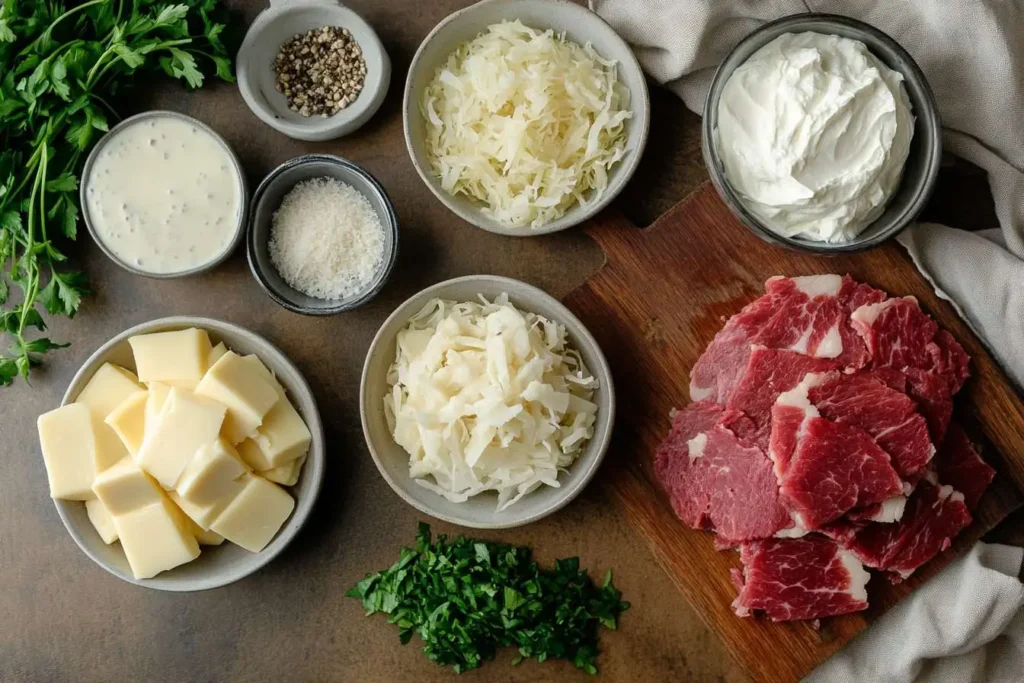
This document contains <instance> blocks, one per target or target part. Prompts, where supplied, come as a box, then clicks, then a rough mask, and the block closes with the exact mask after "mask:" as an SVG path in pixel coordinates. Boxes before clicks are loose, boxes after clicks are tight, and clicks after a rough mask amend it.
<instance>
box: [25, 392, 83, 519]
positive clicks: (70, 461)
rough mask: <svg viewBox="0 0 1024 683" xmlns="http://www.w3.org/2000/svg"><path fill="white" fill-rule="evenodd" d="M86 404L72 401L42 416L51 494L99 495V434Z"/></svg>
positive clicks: (40, 424)
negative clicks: (95, 487) (94, 488)
mask: <svg viewBox="0 0 1024 683" xmlns="http://www.w3.org/2000/svg"><path fill="white" fill-rule="evenodd" d="M93 424H94V422H93V417H92V413H91V412H90V411H89V408H88V407H87V406H86V405H85V404H84V403H71V404H69V405H66V406H64V407H62V408H57V409H56V410H51V411H50V412H48V413H44V414H43V415H40V416H39V419H38V420H37V422H36V426H37V427H38V429H39V446H40V448H41V449H42V451H43V462H44V463H45V464H46V477H47V479H48V480H49V482H50V496H51V497H52V498H64V499H66V500H89V499H90V498H95V497H96V494H94V493H93V492H92V481H93V479H94V478H95V477H96V435H95V432H94V430H93Z"/></svg>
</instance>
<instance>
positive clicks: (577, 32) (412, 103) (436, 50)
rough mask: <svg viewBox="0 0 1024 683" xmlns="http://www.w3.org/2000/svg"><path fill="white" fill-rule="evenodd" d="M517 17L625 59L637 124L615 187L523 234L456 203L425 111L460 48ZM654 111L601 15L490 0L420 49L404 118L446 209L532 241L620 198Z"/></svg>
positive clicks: (631, 61) (474, 205)
mask: <svg viewBox="0 0 1024 683" xmlns="http://www.w3.org/2000/svg"><path fill="white" fill-rule="evenodd" d="M515 19H518V20H520V21H521V22H522V23H523V24H525V25H526V26H529V27H531V28H535V29H538V30H546V29H553V30H554V31H555V32H556V33H562V32H564V33H565V35H566V37H567V38H569V39H570V40H572V41H574V42H576V43H579V44H580V45H583V44H585V43H588V42H589V43H591V44H592V45H593V46H594V49H595V50H597V52H598V54H600V55H601V56H602V57H604V58H606V59H614V60H615V61H617V62H618V76H619V81H620V82H621V83H622V84H624V85H625V86H626V87H627V88H628V89H629V95H630V104H629V106H630V108H631V109H632V110H633V118H631V119H630V120H629V121H628V122H627V123H626V131H627V138H626V156H625V157H624V158H623V159H622V160H621V161H620V162H619V163H618V164H617V165H616V166H615V167H613V168H612V169H611V171H610V172H609V178H608V187H607V188H605V191H604V193H602V194H601V196H600V198H598V199H596V200H592V201H588V202H587V203H586V204H582V205H577V206H574V207H573V208H571V209H570V210H569V211H567V212H566V213H565V215H564V216H562V217H561V218H559V219H558V220H555V221H552V222H550V223H548V224H547V225H544V226H542V227H540V228H534V229H531V228H528V227H526V228H515V227H510V226H508V225H505V224H504V223H500V222H498V221H496V220H494V219H493V218H490V217H489V216H487V215H485V214H484V213H483V212H482V211H481V205H480V203H479V202H476V201H474V200H472V199H470V198H467V197H463V196H459V197H453V196H452V195H450V194H448V193H447V192H446V191H445V190H444V189H443V188H442V187H441V183H440V181H439V180H438V179H437V178H435V177H434V175H433V174H432V173H431V171H430V162H429V159H428V157H427V152H426V148H425V142H424V138H425V136H426V123H425V121H424V119H423V116H422V114H421V113H420V109H419V99H420V93H422V92H423V89H424V88H426V86H427V85H428V84H429V83H430V81H431V80H432V79H433V78H434V73H435V72H436V70H437V69H438V67H440V66H441V65H443V64H444V62H445V60H446V59H447V58H448V55H449V54H451V52H452V51H453V50H455V48H456V47H457V46H458V45H459V44H460V43H463V42H465V41H467V40H472V39H473V38H475V37H476V36H477V35H479V34H480V33H482V32H483V31H485V30H486V29H487V27H488V26H490V25H491V24H496V23H500V22H502V21H504V20H508V21H513V20H515ZM650 109H651V104H650V99H649V96H648V93H647V81H646V80H645V79H644V73H643V71H642V70H641V69H640V64H639V63H637V61H636V57H635V56H634V55H633V52H632V50H630V48H629V46H628V45H627V44H626V42H625V41H624V40H622V38H620V37H619V35H618V34H617V33H615V31H614V30H613V29H612V28H611V26H609V25H608V24H606V23H605V22H604V20H603V19H601V17H599V16H597V15H596V14H594V13H593V12H591V11H590V10H588V9H587V8H585V7H582V6H580V5H577V4H575V3H572V2H568V1H567V0H483V2H478V3H477V4H475V5H472V6H470V7H467V8H465V9H462V10H459V11H458V12H455V13H453V14H451V15H449V16H448V17H447V18H446V19H444V20H443V21H442V22H441V23H440V24H438V25H437V26H436V27H435V28H434V30H433V31H431V32H430V34H429V35H427V37H426V38H425V39H424V40H423V42H422V43H421V44H420V47H419V49H418V50H417V51H416V55H415V56H414V57H413V59H412V64H410V66H409V75H408V78H407V79H406V81H405V94H404V99H403V103H402V117H403V121H404V127H405V144H406V146H407V147H408V149H409V155H410V156H411V157H412V163H413V165H414V166H415V167H416V171H417V172H418V173H419V174H420V177H421V178H422V179H423V182H425V183H426V184H427V187H429V188H430V191H431V192H433V193H434V195H435V196H436V197H437V198H438V199H440V200H441V202H442V203H443V204H444V205H445V206H447V207H448V208H449V209H451V210H452V211H453V212H455V214H456V215H458V216H459V217H460V218H462V219H463V220H465V221H467V222H469V223H472V224H473V225H475V226H477V227H479V228H483V229H484V230H487V231H489V232H494V233H498V234H500V235H510V236H514V237H532V236H534V235H544V234H547V233H552V232H558V231H559V230H565V229H566V228H570V227H572V226H574V225H577V224H579V223H582V222H583V221H585V220H586V219H588V218H590V217H591V216H593V215H595V214H596V213H597V212H599V211H600V210H601V209H603V208H604V207H605V206H607V205H608V204H609V203H610V202H611V201H612V200H613V199H614V198H615V197H616V195H618V194H619V192H620V191H621V190H622V188H623V187H625V185H626V183H627V182H628V181H629V179H630V177H631V176H632V175H633V172H634V171H636V167H637V164H638V163H639V162H640V157H641V155H642V154H643V151H644V146H645V145H646V144H647V132H648V128H649V127H650Z"/></svg>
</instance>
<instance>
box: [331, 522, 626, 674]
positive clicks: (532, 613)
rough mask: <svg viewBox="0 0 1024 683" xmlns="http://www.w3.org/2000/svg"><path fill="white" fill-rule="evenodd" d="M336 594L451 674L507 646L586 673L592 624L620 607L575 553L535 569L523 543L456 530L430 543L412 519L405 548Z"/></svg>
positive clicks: (591, 661)
mask: <svg viewBox="0 0 1024 683" xmlns="http://www.w3.org/2000/svg"><path fill="white" fill-rule="evenodd" d="M346 595H348V596H349V597H352V598H359V599H360V600H362V602H363V607H364V608H365V609H366V614H367V615H370V614H373V613H375V612H384V613H386V614H387V615H388V622H389V623H392V624H397V625H398V627H399V629H400V630H399V634H398V635H399V639H400V640H401V642H402V644H405V643H408V642H409V640H410V639H411V638H412V635H413V633H418V634H419V636H420V638H422V639H423V642H424V646H423V651H424V653H425V654H426V655H427V658H428V659H430V660H431V661H433V662H436V663H437V664H441V665H444V666H451V667H452V668H453V669H455V671H456V672H457V673H461V672H462V671H465V670H467V669H475V668H476V667H478V666H480V664H481V663H482V662H484V661H486V660H491V659H494V655H495V653H496V652H497V650H498V648H502V647H509V646H516V647H518V648H519V656H518V657H517V658H516V659H515V661H514V662H513V663H515V664H518V663H519V662H520V661H522V660H523V659H524V658H528V657H535V658H536V659H537V661H539V662H543V661H544V660H546V659H548V658H556V659H568V660H570V661H572V662H573V663H574V664H575V665H576V667H577V668H580V669H583V670H584V671H586V672H588V673H590V674H596V673H597V667H596V665H595V662H596V660H597V654H598V647H597V641H598V630H599V627H600V626H604V627H606V628H609V629H615V628H616V626H617V624H618V617H619V615H620V614H622V612H624V611H625V610H627V609H629V603H628V602H623V601H622V600H621V597H622V594H621V593H620V592H619V591H618V590H616V589H615V587H614V586H613V585H612V575H611V572H610V571H609V572H608V573H607V574H606V575H605V578H604V582H603V583H602V584H601V586H600V587H598V586H595V585H594V582H593V581H591V580H590V577H589V576H588V575H587V572H586V571H583V570H580V567H579V559H578V558H575V557H573V558H570V559H566V560H558V561H556V562H555V567H554V569H552V570H543V569H541V568H540V567H539V566H538V565H537V563H536V562H534V561H533V559H532V556H531V552H530V549H529V548H523V547H518V548H517V547H514V546H510V545H502V544H499V543H487V542H482V541H473V540H470V539H466V538H463V537H461V536H460V537H459V538H457V539H455V540H454V541H449V540H448V539H447V538H446V537H445V536H439V537H438V538H437V541H436V542H434V543H431V540H430V527H429V526H428V525H426V524H422V523H421V524H420V526H419V533H418V534H417V536H416V548H415V549H410V548H402V551H401V555H400V556H399V559H398V562H396V563H395V564H394V565H393V566H392V567H391V568H390V569H388V570H386V571H383V572H377V573H376V574H368V575H367V576H366V578H365V579H363V580H362V581H360V582H359V583H358V584H356V585H355V586H354V587H353V588H352V589H351V590H349V591H348V593H347V594H346Z"/></svg>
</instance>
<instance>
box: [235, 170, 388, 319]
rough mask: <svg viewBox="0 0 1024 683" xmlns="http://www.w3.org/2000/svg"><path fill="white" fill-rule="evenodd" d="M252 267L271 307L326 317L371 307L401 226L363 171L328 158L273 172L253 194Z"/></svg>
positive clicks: (383, 195) (249, 249) (377, 185)
mask: <svg viewBox="0 0 1024 683" xmlns="http://www.w3.org/2000/svg"><path fill="white" fill-rule="evenodd" d="M246 250H247V253H248V258H249V267H250V269H251V270H252V273H253V276H255V278H256V280H257V282H259V283H260V286H261V287H263V290H264V291H265V292H266V293H267V294H269V295H270V298H272V299H273V300H274V301H276V302H277V303H279V304H280V305H281V306H283V307H285V308H287V309H288V310H290V311H294V312H295V313H301V314H303V315H331V314H334V313H341V312H342V311H349V310H352V309H354V308H357V307H359V306H362V305H363V304H365V303H366V302H368V301H370V300H371V299H372V298H373V297H374V296H376V294H377V293H378V292H379V291H380V290H381V288H382V287H383V286H384V283H385V282H386V281H387V279H388V276H389V275H390V274H391V270H392V268H393V267H394V264H395V259H396V257H397V256H398V220H397V218H396V217H395V210H394V207H393V206H392V204H391V200H390V199H389V198H388V195H387V193H386V192H385V191H384V188H383V187H382V186H381V184H380V183H379V182H378V181H377V179H376V178H374V177H373V176H372V175H370V173H369V172H367V171H366V170H365V169H364V168H362V167H361V166H359V165H358V164H355V163H353V162H351V161H349V160H347V159H343V158H341V157H337V156H332V155H327V154H309V155H306V156H301V157H296V158H294V159H291V160H289V161H286V162H285V163H283V164H281V165H280V166H278V167H277V168H276V169H274V170H273V171H272V172H271V173H270V175H268V176H267V177H266V178H265V179H264V180H263V182H262V183H260V185H259V187H258V188H256V192H255V193H254V194H253V198H252V205H251V208H250V212H249V230H248V234H247V238H246Z"/></svg>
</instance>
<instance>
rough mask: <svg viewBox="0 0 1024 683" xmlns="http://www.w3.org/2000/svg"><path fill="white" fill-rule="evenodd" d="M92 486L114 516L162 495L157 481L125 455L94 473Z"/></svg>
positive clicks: (130, 510) (157, 498) (154, 500)
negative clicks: (110, 465)
mask: <svg viewBox="0 0 1024 683" xmlns="http://www.w3.org/2000/svg"><path fill="white" fill-rule="evenodd" d="M92 490H93V493H95V494H96V497H97V498H99V499H100V501H102V502H103V505H104V506H105V507H106V508H107V510H109V511H110V514H112V515H113V516H115V517H117V516H118V515H124V514H127V513H129V512H132V511H133V510H138V509H139V508H143V507H146V506H147V505H152V504H153V503H157V502H159V501H160V500H161V499H162V498H163V497H164V492H163V491H162V490H161V489H160V485H159V484H157V483H156V481H155V480H154V479H153V478H152V477H151V476H149V475H148V474H146V473H145V472H143V471H142V470H141V469H139V466H138V465H136V464H135V461H134V460H132V459H131V458H129V457H126V458H124V459H123V460H122V461H121V462H119V463H117V464H116V465H114V466H113V467H111V468H109V469H107V470H105V471H103V472H100V473H99V474H97V475H96V479H95V480H94V481H93V483H92Z"/></svg>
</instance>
